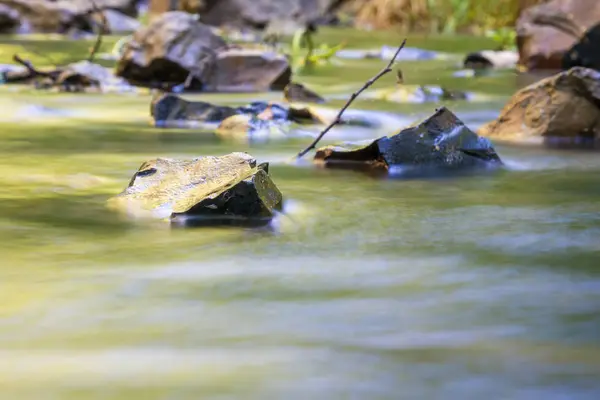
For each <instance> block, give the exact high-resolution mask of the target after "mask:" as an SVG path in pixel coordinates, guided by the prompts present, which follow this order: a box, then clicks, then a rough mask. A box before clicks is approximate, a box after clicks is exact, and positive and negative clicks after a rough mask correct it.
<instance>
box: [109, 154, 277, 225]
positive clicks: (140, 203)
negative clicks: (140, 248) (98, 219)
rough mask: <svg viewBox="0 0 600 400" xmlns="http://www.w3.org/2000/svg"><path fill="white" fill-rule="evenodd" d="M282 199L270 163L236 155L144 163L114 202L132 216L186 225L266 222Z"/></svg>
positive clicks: (114, 206) (110, 205)
mask: <svg viewBox="0 0 600 400" xmlns="http://www.w3.org/2000/svg"><path fill="white" fill-rule="evenodd" d="M282 201H283V197H282V194H281V192H280V191H279V189H277V187H276V186H275V184H274V183H273V181H272V180H271V177H270V176H269V168H268V164H266V163H265V164H260V165H259V164H257V161H256V159H255V158H253V157H252V156H250V155H248V154H246V153H231V154H228V155H224V156H220V157H214V156H205V157H199V158H195V159H191V160H177V159H167V158H158V159H155V160H150V161H147V162H144V163H143V164H142V165H141V166H140V168H139V169H138V171H137V172H136V173H135V174H134V176H133V178H132V179H131V182H130V183H129V186H128V187H127V188H126V189H125V190H124V191H123V192H122V193H120V194H119V195H117V196H115V197H114V198H112V199H110V200H109V204H108V205H109V207H110V208H112V209H113V210H116V211H121V212H124V213H126V214H129V215H138V216H142V215H144V216H148V217H154V218H169V219H170V220H171V222H174V223H177V224H185V225H188V224H191V225H213V224H219V225H220V224H236V223H241V224H264V223H268V222H269V221H270V220H271V219H272V218H273V216H274V214H275V213H276V212H277V211H278V210H281V208H282Z"/></svg>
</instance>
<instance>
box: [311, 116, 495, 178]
mask: <svg viewBox="0 0 600 400" xmlns="http://www.w3.org/2000/svg"><path fill="white" fill-rule="evenodd" d="M314 162H315V163H316V164H317V165H321V166H325V167H328V168H345V169H348V168H350V169H357V170H378V171H381V172H387V171H388V170H389V169H390V167H395V166H397V167H411V168H413V169H416V170H419V169H427V170H430V169H434V170H435V169H440V170H462V169H469V168H479V167H488V166H493V165H501V164H502V161H501V160H500V157H499V156H498V154H497V153H496V151H495V150H494V148H493V146H492V144H491V142H490V141H489V140H488V139H485V138H482V137H480V136H478V135H477V134H476V133H474V132H473V131H471V130H470V129H469V128H468V127H467V126H465V124H464V123H463V122H462V121H460V120H459V119H458V118H457V117H456V116H455V115H454V114H453V113H452V112H451V111H450V110H448V109H447V108H445V107H442V108H440V109H438V110H437V111H436V112H435V113H434V114H433V115H432V116H431V117H429V118H427V119H425V120H424V121H422V122H420V123H419V124H417V125H414V126H411V127H408V128H406V129H403V130H402V131H400V133H398V134H396V135H393V136H390V137H387V136H384V137H382V138H379V139H376V140H374V141H367V142H361V143H342V144H339V145H332V146H326V147H322V148H319V149H318V150H317V152H316V154H315V156H314Z"/></svg>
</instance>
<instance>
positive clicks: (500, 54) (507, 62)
mask: <svg viewBox="0 0 600 400" xmlns="http://www.w3.org/2000/svg"><path fill="white" fill-rule="evenodd" d="M518 61H519V53H518V52H516V51H511V50H503V51H494V50H483V51H478V52H474V53H470V54H467V56H466V57H465V60H464V62H463V66H464V67H465V68H470V69H494V68H495V69H513V68H516V66H517V63H518Z"/></svg>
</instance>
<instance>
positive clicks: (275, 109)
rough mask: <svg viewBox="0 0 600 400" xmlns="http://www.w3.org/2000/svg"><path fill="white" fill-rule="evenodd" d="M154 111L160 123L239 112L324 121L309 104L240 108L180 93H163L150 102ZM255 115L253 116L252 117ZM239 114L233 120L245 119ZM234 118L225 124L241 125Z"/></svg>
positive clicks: (269, 117)
mask: <svg viewBox="0 0 600 400" xmlns="http://www.w3.org/2000/svg"><path fill="white" fill-rule="evenodd" d="M150 115H151V116H152V117H153V118H154V122H155V125H156V126H160V127H165V126H179V127H184V126H186V124H188V125H190V126H194V125H195V124H194V123H196V122H201V123H218V122H224V121H225V120H227V119H228V118H231V117H233V116H238V115H247V116H249V117H256V118H258V119H260V120H262V121H272V122H277V123H283V122H295V123H299V124H319V123H324V121H323V120H322V118H321V116H319V114H318V113H316V112H314V111H313V110H311V109H310V108H308V107H304V108H300V107H293V106H287V105H280V104H277V103H267V102H263V101H257V102H253V103H250V104H248V105H244V106H240V107H237V108H233V107H228V106H220V105H215V104H211V103H207V102H204V101H190V100H185V99H183V98H181V97H179V96H177V95H174V94H169V93H160V94H159V95H157V96H156V97H155V98H154V99H153V100H152V103H151V105H150ZM250 119H251V118H250ZM241 120H242V119H240V118H236V119H233V120H232V121H238V122H239V121H241ZM232 121H229V122H228V123H225V124H222V126H221V128H223V129H224V131H226V130H227V128H225V127H227V126H239V124H238V123H237V122H236V123H235V124H233V125H232V124H231V122H232Z"/></svg>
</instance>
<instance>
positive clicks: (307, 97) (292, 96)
mask: <svg viewBox="0 0 600 400" xmlns="http://www.w3.org/2000/svg"><path fill="white" fill-rule="evenodd" d="M283 97H284V99H285V100H286V101H288V102H290V103H292V102H302V103H325V99H324V98H322V97H321V96H319V95H318V94H317V93H315V92H313V91H312V90H310V89H308V88H307V87H306V86H304V85H302V84H301V83H296V82H290V83H289V84H288V85H287V86H286V87H285V88H284V89H283Z"/></svg>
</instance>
